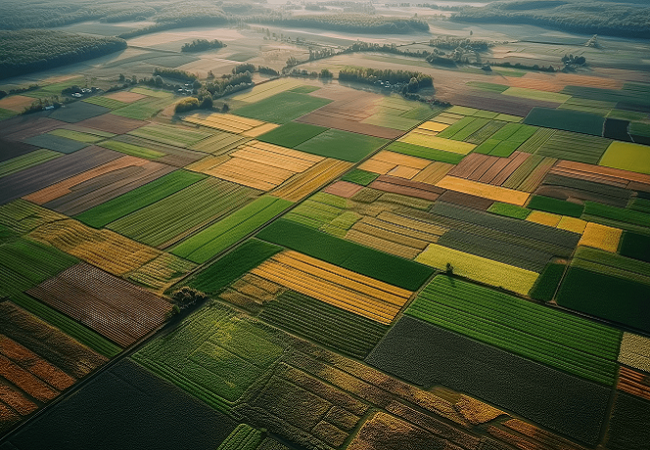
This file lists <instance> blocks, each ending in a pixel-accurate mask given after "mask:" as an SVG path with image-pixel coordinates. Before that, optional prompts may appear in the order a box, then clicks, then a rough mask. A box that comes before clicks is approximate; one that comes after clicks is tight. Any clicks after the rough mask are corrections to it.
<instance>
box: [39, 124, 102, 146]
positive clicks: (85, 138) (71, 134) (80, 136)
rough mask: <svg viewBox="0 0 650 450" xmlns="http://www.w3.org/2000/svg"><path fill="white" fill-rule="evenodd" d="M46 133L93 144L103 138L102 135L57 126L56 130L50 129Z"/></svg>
mask: <svg viewBox="0 0 650 450" xmlns="http://www.w3.org/2000/svg"><path fill="white" fill-rule="evenodd" d="M48 134H50V135H52V136H59V137H63V138H67V139H72V140H73V141H78V142H85V143H86V144H94V143H95V142H99V141H102V140H104V139H105V138H104V137H102V136H97V135H95V134H89V133H82V132H80V131H73V130H66V129H64V128H59V129H58V130H53V131H50V132H49V133H48Z"/></svg>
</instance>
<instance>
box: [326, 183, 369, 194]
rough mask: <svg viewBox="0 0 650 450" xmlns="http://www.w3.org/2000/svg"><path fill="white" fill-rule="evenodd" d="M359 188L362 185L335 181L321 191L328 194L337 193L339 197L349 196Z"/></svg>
mask: <svg viewBox="0 0 650 450" xmlns="http://www.w3.org/2000/svg"><path fill="white" fill-rule="evenodd" d="M361 189H363V186H359V185H358V184H354V183H348V182H347V181H337V182H336V183H334V184H330V185H329V186H327V187H326V188H325V189H323V191H324V192H327V193H328V194H334V195H338V196H339V197H344V198H350V197H352V196H354V194H356V193H357V192H359V191H360V190H361Z"/></svg>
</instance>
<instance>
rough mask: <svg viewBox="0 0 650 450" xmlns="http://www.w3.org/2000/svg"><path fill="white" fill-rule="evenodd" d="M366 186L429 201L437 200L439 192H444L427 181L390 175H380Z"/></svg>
mask: <svg viewBox="0 0 650 450" xmlns="http://www.w3.org/2000/svg"><path fill="white" fill-rule="evenodd" d="M368 187H371V188H373V189H377V190H379V191H384V192H392V193H394V194H402V195H408V196H410V197H415V198H421V199H423V200H431V201H435V200H437V199H438V197H440V194H442V193H443V192H445V190H444V189H441V188H439V187H436V186H432V185H430V184H427V183H422V182H419V181H411V180H406V179H404V178H400V177H391V176H390V175H381V176H380V177H379V178H377V179H376V180H375V181H373V182H372V183H371V184H370V186H368Z"/></svg>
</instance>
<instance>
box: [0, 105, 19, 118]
mask: <svg viewBox="0 0 650 450" xmlns="http://www.w3.org/2000/svg"><path fill="white" fill-rule="evenodd" d="M17 115H18V113H17V112H15V111H10V110H8V109H2V108H0V120H5V119H10V118H12V117H14V116H17Z"/></svg>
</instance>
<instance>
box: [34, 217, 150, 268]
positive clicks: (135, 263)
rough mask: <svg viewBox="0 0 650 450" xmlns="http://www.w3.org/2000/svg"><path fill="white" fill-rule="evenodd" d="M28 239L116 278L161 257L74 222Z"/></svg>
mask: <svg viewBox="0 0 650 450" xmlns="http://www.w3.org/2000/svg"><path fill="white" fill-rule="evenodd" d="M29 237H30V238H32V239H35V240H38V241H41V242H45V243H48V244H50V245H53V246H55V247H57V248H58V249H59V250H62V251H64V252H66V253H68V254H70V255H73V256H76V257H77V258H79V259H81V260H83V261H86V262H87V263H90V264H93V265H94V266H97V267H99V268H100V269H103V270H105V271H107V272H108V273H111V274H113V275H117V276H121V275H124V274H126V273H128V272H131V271H133V270H136V269H138V268H139V267H141V266H142V265H144V264H146V263H147V262H149V261H151V260H152V259H154V258H156V257H157V256H159V255H160V254H161V252H160V251H158V250H156V249H153V248H151V247H147V246H145V245H142V244H140V243H138V242H135V241H132V240H130V239H128V238H125V237H124V236H120V235H119V234H117V233H114V232H112V231H109V230H95V229H93V228H90V227H87V226H85V225H83V224H82V223H80V222H77V221H76V220H72V219H68V220H61V221H58V222H52V223H47V224H45V225H42V226H40V227H39V228H37V229H36V230H34V231H32V232H31V233H30V234H29Z"/></svg>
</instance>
